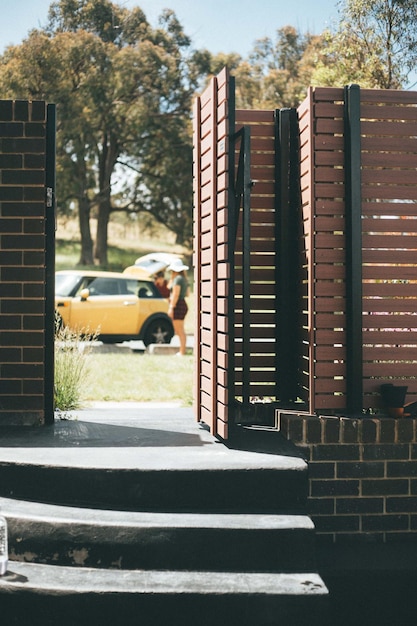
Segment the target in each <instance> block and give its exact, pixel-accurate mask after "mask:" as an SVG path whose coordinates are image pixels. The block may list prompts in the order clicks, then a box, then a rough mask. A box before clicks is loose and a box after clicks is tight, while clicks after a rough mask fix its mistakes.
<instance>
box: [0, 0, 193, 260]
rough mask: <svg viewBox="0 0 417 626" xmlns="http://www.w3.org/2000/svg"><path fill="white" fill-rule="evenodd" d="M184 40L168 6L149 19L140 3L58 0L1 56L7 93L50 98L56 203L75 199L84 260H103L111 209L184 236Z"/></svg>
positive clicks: (188, 86)
mask: <svg viewBox="0 0 417 626" xmlns="http://www.w3.org/2000/svg"><path fill="white" fill-rule="evenodd" d="M189 48H190V41H189V39H188V38H187V37H186V36H185V35H184V33H183V30H182V27H181V25H180V24H179V22H178V20H177V19H176V17H175V15H174V13H173V12H172V11H166V12H164V14H163V15H162V16H161V20H160V25H159V27H158V28H156V29H153V28H151V26H150V25H149V23H148V22H147V20H146V18H145V16H144V14H143V12H142V11H141V10H140V9H139V8H134V9H132V10H127V9H124V8H122V7H120V6H119V5H117V4H113V3H112V2H110V1H109V0H60V1H58V2H54V3H53V4H52V5H51V7H50V11H49V21H48V24H47V26H46V28H44V29H42V30H34V31H32V32H31V33H30V34H29V36H28V38H27V39H26V40H25V41H24V42H23V43H22V44H21V45H20V46H16V47H11V48H9V49H7V50H6V53H5V54H4V56H3V58H2V59H1V65H0V84H1V85H2V89H3V94H7V96H6V97H20V98H31V99H44V100H47V101H50V102H55V103H56V104H57V105H58V107H57V108H58V120H59V125H58V136H57V169H58V185H59V187H58V198H59V205H60V207H61V206H62V207H63V209H64V210H66V211H68V210H71V208H73V207H74V206H76V208H77V209H78V215H79V223H80V232H81V242H82V253H81V258H80V262H81V263H83V264H91V263H92V262H93V260H94V259H93V256H94V258H95V259H96V260H97V261H98V262H99V263H100V265H102V266H106V265H107V229H108V223H109V219H110V216H111V214H112V213H113V212H114V211H127V212H139V211H147V212H149V213H152V214H153V215H154V216H155V217H156V218H157V219H158V220H159V221H162V222H163V223H166V224H167V225H168V226H169V227H170V228H171V229H172V230H174V232H176V233H177V236H178V237H179V238H180V239H181V240H182V241H184V242H188V241H189V240H190V239H191V233H192V228H191V209H192V157H191V147H190V146H191V139H190V136H191V133H190V121H189V120H190V111H191V103H192V95H193V93H194V90H195V87H196V85H197V82H198V79H199V72H200V69H199V67H200V61H198V57H196V58H197V61H195V60H194V57H193V55H192V54H189ZM3 97H4V96H3ZM179 154H181V167H179V166H178V164H175V161H178V158H179ZM174 172H175V175H174ZM93 212H95V214H96V216H97V233H96V242H95V248H94V254H93V245H92V243H93V242H92V236H91V232H90V217H91V215H92V214H93Z"/></svg>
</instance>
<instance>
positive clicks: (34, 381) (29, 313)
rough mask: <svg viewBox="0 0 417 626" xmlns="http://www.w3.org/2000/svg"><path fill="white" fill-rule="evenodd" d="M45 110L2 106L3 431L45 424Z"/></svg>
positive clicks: (33, 106) (0, 318) (8, 103)
mask: <svg viewBox="0 0 417 626" xmlns="http://www.w3.org/2000/svg"><path fill="white" fill-rule="evenodd" d="M45 159H46V104H45V103H44V102H27V101H5V100H3V101H0V426H1V425H4V424H33V423H42V422H43V421H44V381H45V367H44V361H45V358H44V356H45V347H44V346H45Z"/></svg>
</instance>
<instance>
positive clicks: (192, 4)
mask: <svg viewBox="0 0 417 626" xmlns="http://www.w3.org/2000/svg"><path fill="white" fill-rule="evenodd" d="M113 1H116V0H113ZM51 3H52V0H15V2H8V1H4V0H3V2H2V9H1V20H0V53H2V52H3V51H4V48H5V47H6V46H7V45H9V44H19V43H21V42H22V40H23V39H24V38H25V37H26V36H27V34H28V32H29V31H30V30H31V29H32V28H39V27H42V26H44V25H45V23H46V18H47V14H48V8H49V6H50V4H51ZM117 4H120V5H121V6H124V7H126V8H132V7H134V6H140V7H141V8H142V10H143V11H144V13H145V15H146V17H147V19H148V21H150V22H151V24H152V25H153V26H155V25H156V24H157V18H158V16H159V15H160V14H161V12H162V10H163V9H164V8H169V9H172V10H173V11H174V12H175V14H176V15H177V17H178V19H179V21H180V22H181V24H182V25H183V27H184V31H185V33H186V35H188V36H189V37H190V38H191V40H192V44H193V47H194V48H197V49H201V48H207V49H208V50H209V51H210V52H212V53H213V54H216V53H217V52H226V53H228V52H237V53H239V54H240V55H241V56H243V57H245V56H247V55H248V53H249V52H250V50H251V49H252V47H253V43H254V42H255V40H257V39H261V38H263V37H270V38H272V39H274V38H275V32H276V31H277V29H279V28H282V27H283V26H287V25H291V26H294V27H295V28H297V29H298V30H300V31H301V32H307V31H309V32H310V33H313V34H318V33H321V32H322V31H323V30H324V28H326V27H331V26H332V24H335V22H336V21H337V20H338V10H337V5H338V0H320V1H319V2H315V1H314V0H117Z"/></svg>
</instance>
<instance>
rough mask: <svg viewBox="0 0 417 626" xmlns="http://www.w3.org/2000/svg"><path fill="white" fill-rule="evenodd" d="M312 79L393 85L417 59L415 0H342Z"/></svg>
mask: <svg viewBox="0 0 417 626" xmlns="http://www.w3.org/2000/svg"><path fill="white" fill-rule="evenodd" d="M324 44H325V45H324V46H323V48H322V50H321V51H320V53H319V54H318V58H317V67H316V71H315V73H314V74H313V81H314V82H315V83H316V84H321V85H335V86H336V85H340V86H342V85H346V84H347V83H351V82H355V83H359V84H360V85H362V86H363V87H371V88H381V89H398V88H401V87H404V86H405V85H406V84H407V81H408V77H409V75H410V73H411V72H412V71H413V70H414V67H415V63H416V60H417V3H416V2H415V0H346V1H345V2H344V4H342V5H341V20H340V22H339V26H338V28H337V31H336V32H335V33H334V34H333V33H331V32H327V33H326V35H325V38H324Z"/></svg>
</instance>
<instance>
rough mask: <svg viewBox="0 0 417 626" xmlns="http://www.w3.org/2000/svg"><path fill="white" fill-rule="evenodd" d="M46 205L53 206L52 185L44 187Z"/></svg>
mask: <svg viewBox="0 0 417 626" xmlns="http://www.w3.org/2000/svg"><path fill="white" fill-rule="evenodd" d="M46 206H47V208H48V209H50V208H51V207H53V206H54V190H53V188H52V187H47V188H46Z"/></svg>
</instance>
